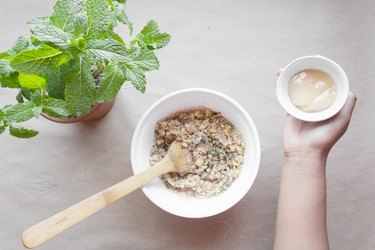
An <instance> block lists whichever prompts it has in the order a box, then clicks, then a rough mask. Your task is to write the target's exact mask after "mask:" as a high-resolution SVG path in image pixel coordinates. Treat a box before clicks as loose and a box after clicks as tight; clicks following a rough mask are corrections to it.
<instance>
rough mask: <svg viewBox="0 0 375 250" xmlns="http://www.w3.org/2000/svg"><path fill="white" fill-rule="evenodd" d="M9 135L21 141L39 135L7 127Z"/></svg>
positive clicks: (34, 132)
mask: <svg viewBox="0 0 375 250" xmlns="http://www.w3.org/2000/svg"><path fill="white" fill-rule="evenodd" d="M9 133H10V134H11V135H12V136H14V137H17V138H23V139H27V138H31V137H34V136H36V135H37V134H39V132H38V131H35V130H31V129H26V128H23V127H16V126H14V125H11V126H10V127H9Z"/></svg>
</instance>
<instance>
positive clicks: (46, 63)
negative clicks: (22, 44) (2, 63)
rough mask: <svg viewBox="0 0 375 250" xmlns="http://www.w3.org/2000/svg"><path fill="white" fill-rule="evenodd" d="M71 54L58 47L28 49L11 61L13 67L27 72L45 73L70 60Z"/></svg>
mask: <svg viewBox="0 0 375 250" xmlns="http://www.w3.org/2000/svg"><path fill="white" fill-rule="evenodd" d="M69 59H70V56H69V55H68V54H65V53H63V52H61V51H59V50H57V49H54V48H51V47H44V48H40V49H35V50H26V51H23V52H21V53H20V54H18V55H17V56H16V57H15V58H13V60H12V61H11V67H12V68H14V69H15V70H17V71H19V72H22V73H26V74H38V75H43V74H45V73H48V72H49V71H51V70H55V69H56V68H58V67H59V66H60V65H62V64H64V63H66V62H67V61H69Z"/></svg>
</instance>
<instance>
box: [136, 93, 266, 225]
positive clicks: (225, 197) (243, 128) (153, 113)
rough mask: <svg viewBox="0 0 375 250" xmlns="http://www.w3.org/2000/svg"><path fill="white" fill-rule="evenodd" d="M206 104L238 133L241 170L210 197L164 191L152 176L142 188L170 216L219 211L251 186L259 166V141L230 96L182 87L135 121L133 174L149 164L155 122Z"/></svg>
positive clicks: (207, 214) (159, 180)
mask: <svg viewBox="0 0 375 250" xmlns="http://www.w3.org/2000/svg"><path fill="white" fill-rule="evenodd" d="M201 107H207V108H210V109H212V110H214V111H218V112H221V114H222V115H223V116H224V117H225V118H227V119H228V120H229V121H230V122H232V123H233V125H234V126H235V127H236V128H237V130H238V131H239V132H240V133H241V136H242V138H243V139H244V141H245V143H246V150H245V157H244V163H243V165H242V169H241V173H240V175H239V176H238V177H237V179H235V180H234V182H233V183H232V184H231V185H230V187H229V188H228V189H227V190H226V191H224V192H222V193H220V194H219V195H218V196H215V197H211V198H193V197H184V196H181V195H179V194H178V193H176V192H174V191H171V190H168V189H167V187H166V186H165V184H164V183H163V182H162V180H161V179H160V178H156V179H154V180H153V181H151V182H150V183H148V184H147V185H145V186H144V187H143V188H142V190H143V192H144V193H145V194H146V196H147V197H148V198H149V199H150V200H151V201H152V202H154V203H155V204H156V205H157V206H159V207H160V208H162V209H164V210H165V211H167V212H169V213H172V214H174V215H178V216H182V217H187V218H202V217H208V216H212V215H216V214H219V213H221V212H223V211H225V210H227V209H229V208H230V207H232V206H233V205H234V204H236V203H237V202H238V201H240V200H241V199H242V198H243V197H244V196H245V194H246V193H247V192H248V191H249V189H250V187H251V186H252V184H253V182H254V180H255V177H256V175H257V173H258V169H259V161H260V142H259V136H258V132H257V129H256V127H255V125H254V122H253V121H252V119H251V118H250V116H249V114H248V113H247V112H246V111H245V109H244V108H242V107H241V105H240V104H238V103H237V102H236V101H235V100H233V99H232V98H230V97H228V96H226V95H224V94H222V93H219V92H217V91H214V90H209V89H184V90H180V91H177V92H173V93H171V94H169V95H167V96H165V97H163V98H161V99H160V100H159V101H157V102H156V103H155V104H153V105H152V106H151V107H150V108H149V109H148V110H147V112H146V113H145V114H144V115H143V117H142V118H141V120H140V121H139V123H138V125H137V127H136V129H135V132H134V136H133V139H132V145H131V161H132V168H133V172H134V173H138V172H140V171H142V170H144V169H146V168H149V167H150V163H149V158H150V150H151V147H152V145H153V143H154V128H155V124H156V123H157V122H158V121H160V120H163V119H165V118H167V117H168V116H171V115H173V114H175V113H176V112H181V111H186V110H191V109H194V108H201Z"/></svg>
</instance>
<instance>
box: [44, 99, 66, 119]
mask: <svg viewBox="0 0 375 250" xmlns="http://www.w3.org/2000/svg"><path fill="white" fill-rule="evenodd" d="M42 105H43V112H44V113H46V114H47V115H50V116H53V117H56V118H66V117H68V116H70V115H71V114H70V112H69V110H68V107H67V105H66V102H65V101H64V100H60V99H54V98H48V99H45V100H43V103H42Z"/></svg>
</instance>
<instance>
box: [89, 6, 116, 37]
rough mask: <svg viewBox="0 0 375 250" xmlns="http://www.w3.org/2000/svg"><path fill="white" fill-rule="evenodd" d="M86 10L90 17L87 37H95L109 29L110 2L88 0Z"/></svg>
mask: <svg viewBox="0 0 375 250" xmlns="http://www.w3.org/2000/svg"><path fill="white" fill-rule="evenodd" d="M84 9H85V10H86V12H87V17H88V19H87V30H86V37H95V36H96V35H98V34H100V33H101V32H103V31H105V30H107V29H108V26H109V24H110V23H111V21H110V6H109V3H108V0H86V3H85V5H84Z"/></svg>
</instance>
